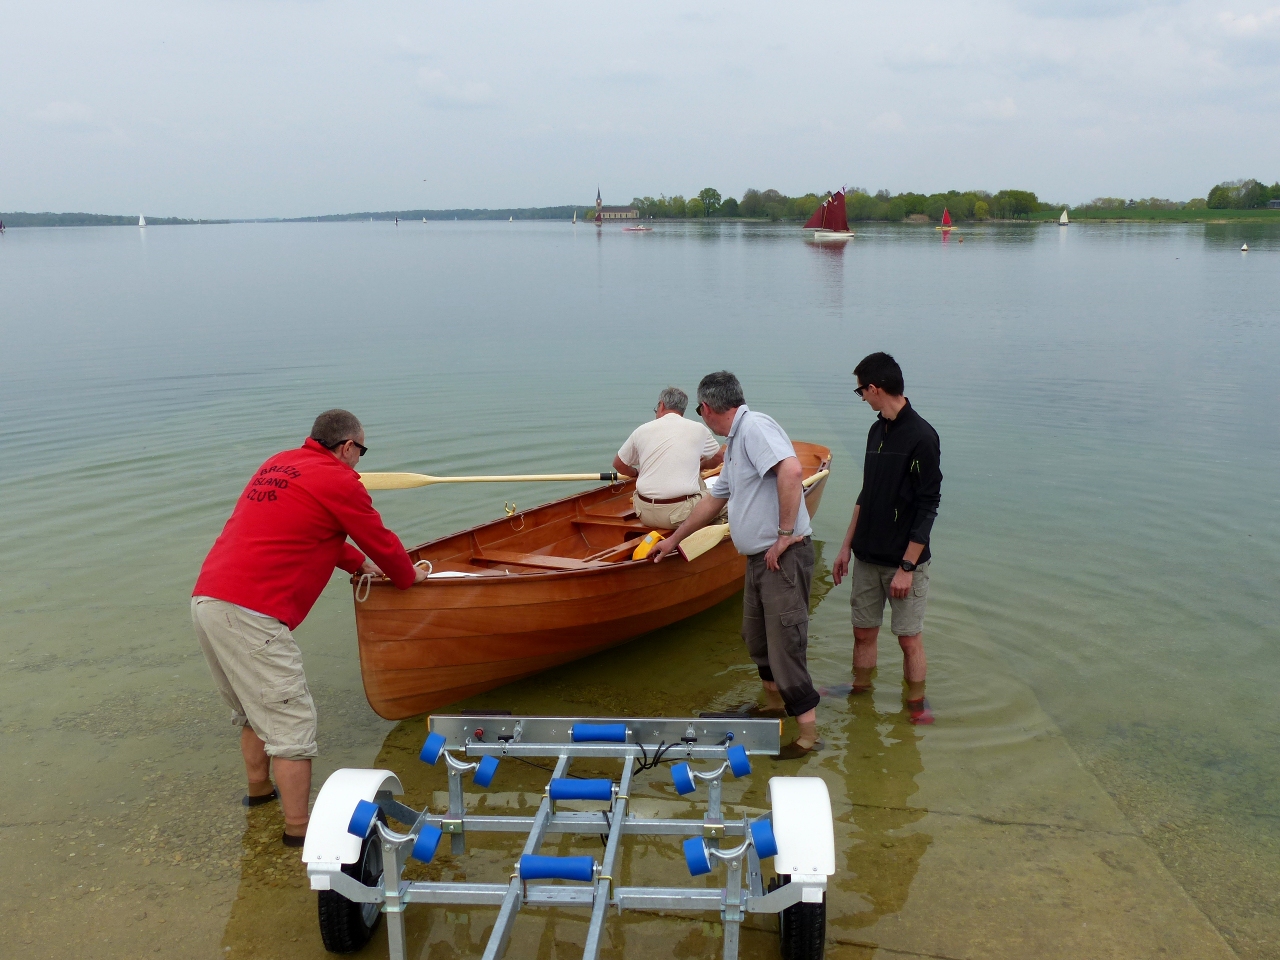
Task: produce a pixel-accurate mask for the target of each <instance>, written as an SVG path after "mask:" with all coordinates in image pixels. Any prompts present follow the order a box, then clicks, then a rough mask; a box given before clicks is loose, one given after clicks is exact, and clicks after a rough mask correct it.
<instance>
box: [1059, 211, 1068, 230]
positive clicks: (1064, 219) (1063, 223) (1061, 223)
mask: <svg viewBox="0 0 1280 960" xmlns="http://www.w3.org/2000/svg"><path fill="white" fill-rule="evenodd" d="M1070 225H1071V221H1070V220H1068V219H1067V208H1066V207H1063V208H1062V216H1060V217H1059V218H1058V226H1060V227H1066V226H1070Z"/></svg>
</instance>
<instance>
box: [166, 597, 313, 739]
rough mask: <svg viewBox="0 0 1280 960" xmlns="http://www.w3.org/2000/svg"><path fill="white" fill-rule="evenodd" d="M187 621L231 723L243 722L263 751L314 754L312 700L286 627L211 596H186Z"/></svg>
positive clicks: (296, 652) (298, 657) (291, 636)
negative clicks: (193, 629)
mask: <svg viewBox="0 0 1280 960" xmlns="http://www.w3.org/2000/svg"><path fill="white" fill-rule="evenodd" d="M191 621H192V623H194V624H195V628H196V638H197V639H198V640H199V641H200V649H201V650H202V651H203V652H204V658H205V660H206V661H208V664H209V672H210V673H212V674H213V682H214V684H215V685H216V686H217V688H218V693H219V694H221V695H222V699H223V700H224V701H225V702H226V704H227V706H229V707H230V708H231V722H232V723H233V724H235V725H236V726H244V725H245V724H246V723H247V724H248V725H249V726H250V727H251V728H252V729H253V732H254V733H256V734H257V735H258V736H259V737H261V738H262V740H263V742H264V743H265V744H266V745H267V756H271V757H281V758H283V759H286V760H301V759H303V758H306V757H314V756H316V755H317V752H318V751H317V747H316V705H315V702H314V701H313V700H312V699H311V691H310V690H309V689H308V688H307V676H306V674H305V673H303V672H302V652H301V651H300V650H299V649H298V645H297V643H295V642H294V639H293V634H292V633H290V632H289V628H288V627H286V626H285V625H284V624H283V623H281V622H280V621H279V620H277V619H275V618H274V617H258V616H254V615H253V614H252V613H247V612H245V611H244V610H242V609H240V608H239V607H237V606H236V605H235V604H233V603H227V602H225V601H223V600H215V599H213V598H212V597H192V598H191Z"/></svg>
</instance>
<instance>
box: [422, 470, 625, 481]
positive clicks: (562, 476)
mask: <svg viewBox="0 0 1280 960" xmlns="http://www.w3.org/2000/svg"><path fill="white" fill-rule="evenodd" d="M431 480H432V483H517V482H519V483H523V482H528V481H536V480H605V481H607V482H609V483H617V482H618V475H617V474H616V473H614V472H613V471H612V470H610V471H608V472H606V473H529V474H519V475H515V476H509V477H432V478H431Z"/></svg>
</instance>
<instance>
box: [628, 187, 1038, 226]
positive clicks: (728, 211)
mask: <svg viewBox="0 0 1280 960" xmlns="http://www.w3.org/2000/svg"><path fill="white" fill-rule="evenodd" d="M828 196H829V195H828V193H823V195H818V193H805V195H804V196H801V197H788V196H786V195H783V193H780V192H778V191H776V189H754V188H753V189H749V191H746V193H744V195H742V198H741V200H735V198H733V197H727V198H722V197H721V195H719V191H716V189H713V188H712V187H707V188H705V189H701V191H699V193H698V196H696V197H691V198H689V200H685V197H682V196H680V195H678V193H677V195H676V196H673V197H667V196H659V197H658V198H657V200H654V198H653V197H636V198H635V200H632V201H631V205H632V206H634V207H636V210H639V211H640V216H643V218H653V219H664V218H701V216H713V218H714V216H721V218H724V216H733V218H745V219H751V220H806V219H809V216H810V215H812V214H813V211H814V210H817V209H818V205H819V204H822V202H823V200H826V198H827V197H828ZM1050 209H1052V210H1060V209H1061V207H1060V206H1059V205H1056V204H1042V202H1041V201H1039V200H1038V198H1037V196H1036V195H1034V193H1032V192H1030V191H1025V189H1002V191H1000V192H998V193H988V192H987V191H982V189H972V191H957V189H950V191H946V192H945V193H928V195H925V193H897V195H891V193H890V192H888V191H887V189H882V191H879V192H878V193H876V195H872V193H868V192H867V191H865V189H860V188H856V187H855V188H854V189H850V191H847V192H846V193H845V210H846V212H847V215H849V219H850V220H851V221H852V220H906V219H908V218H913V216H914V218H916V219H928V220H941V219H942V211H943V210H950V211H951V216H952V219H957V220H986V219H988V218H992V216H995V218H1000V219H1006V220H1011V219H1025V218H1029V216H1030V215H1032V214H1036V212H1037V211H1041V210H1050Z"/></svg>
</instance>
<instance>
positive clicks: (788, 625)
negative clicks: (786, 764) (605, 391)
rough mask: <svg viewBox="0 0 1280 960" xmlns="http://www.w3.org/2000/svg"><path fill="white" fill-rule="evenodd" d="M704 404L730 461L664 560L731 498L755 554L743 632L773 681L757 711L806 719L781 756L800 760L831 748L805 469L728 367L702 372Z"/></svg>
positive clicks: (735, 532)
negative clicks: (814, 638)
mask: <svg viewBox="0 0 1280 960" xmlns="http://www.w3.org/2000/svg"><path fill="white" fill-rule="evenodd" d="M697 409H698V413H699V414H701V416H702V419H703V420H704V421H705V422H706V424H707V426H708V427H710V428H711V429H712V430H713V431H715V432H716V433H718V434H720V436H722V437H725V438H726V442H725V447H724V468H723V469H722V470H721V471H720V475H719V476H718V477H716V478H715V482H714V483H713V484H711V486H710V487H709V488H708V490H707V495H706V496H705V497H703V498H702V500H700V501H699V502H698V505H697V506H696V507H694V509H693V513H691V514H690V515H689V518H688V519H687V520H685V521H684V522H683V523H682V524H680V526H679V528H678V529H677V530H676V531H675V532H674V533H672V534H671V536H670V537H668V538H667V539H666V540H663V541H662V542H660V543H659V544H658V545H657V546H655V547H654V548H653V558H654V562H655V563H656V562H661V561H662V559H663V558H664V557H666V556H667V555H668V554H669V553H671V551H672V550H674V549H675V548H676V545H677V544H679V543H680V541H681V540H683V539H684V538H685V537H687V536H688V535H689V534H691V533H693V531H695V530H697V529H699V528H701V527H704V526H706V525H707V524H708V523H710V522H711V521H712V520H714V519H715V518H716V516H717V515H718V514H719V513H720V511H721V510H722V509H723V508H724V505H725V503H726V502H727V503H728V505H729V531H730V535H731V536H732V537H733V545H734V546H735V547H737V548H738V552H739V553H741V554H744V555H745V556H746V557H747V576H746V582H745V584H744V587H743V595H742V638H743V639H744V640H745V641H746V643H747V652H748V653H749V654H750V656H751V659H752V660H753V661H755V664H756V668H757V670H759V672H760V679H761V681H762V682H763V684H764V696H765V706H764V707H763V708H760V707H756V708H754V709H753V710H752V715H753V716H763V717H782V716H785V715H786V714H791V715H792V716H794V717H795V718H796V723H797V724H798V726H799V728H800V729H799V734H798V735H797V736H796V739H795V740H794V741H793V742H791V743H789V744H787V745H786V746H784V747H783V748H782V751H781V752H780V753H779V754H778V756H777V758H776V759H779V760H795V759H798V758H800V757H803V756H805V755H806V754H808V753H812V752H813V751H814V750H820V749H821V748H822V743H821V742H820V741H819V740H818V712H817V706H818V692H817V691H816V690H814V688H813V681H812V680H811V679H810V678H809V665H808V646H809V587H810V584H811V583H812V581H813V563H814V550H813V537H812V533H813V531H812V529H811V528H810V526H809V511H808V510H806V509H805V505H804V486H803V484H802V482H801V481H802V480H803V476H804V475H803V470H802V468H801V466H800V460H799V458H797V457H796V451H795V448H794V447H793V446H792V445H791V440H790V439H789V438H788V437H787V434H786V432H785V431H784V430H783V429H782V427H780V426H778V423H777V421H775V420H774V419H773V418H772V417H769V416H766V415H765V414H763V413H756V412H755V411H753V410H750V409H748V407H747V403H746V399H745V398H744V397H743V395H742V385H741V384H740V383H738V378H737V377H735V376H734V375H733V374H732V373H729V372H728V371H727V370H721V371H720V372H719V373H709V374H707V375H706V376H705V377H703V378H702V381H701V382H700V383H699V384H698V408H697Z"/></svg>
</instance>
